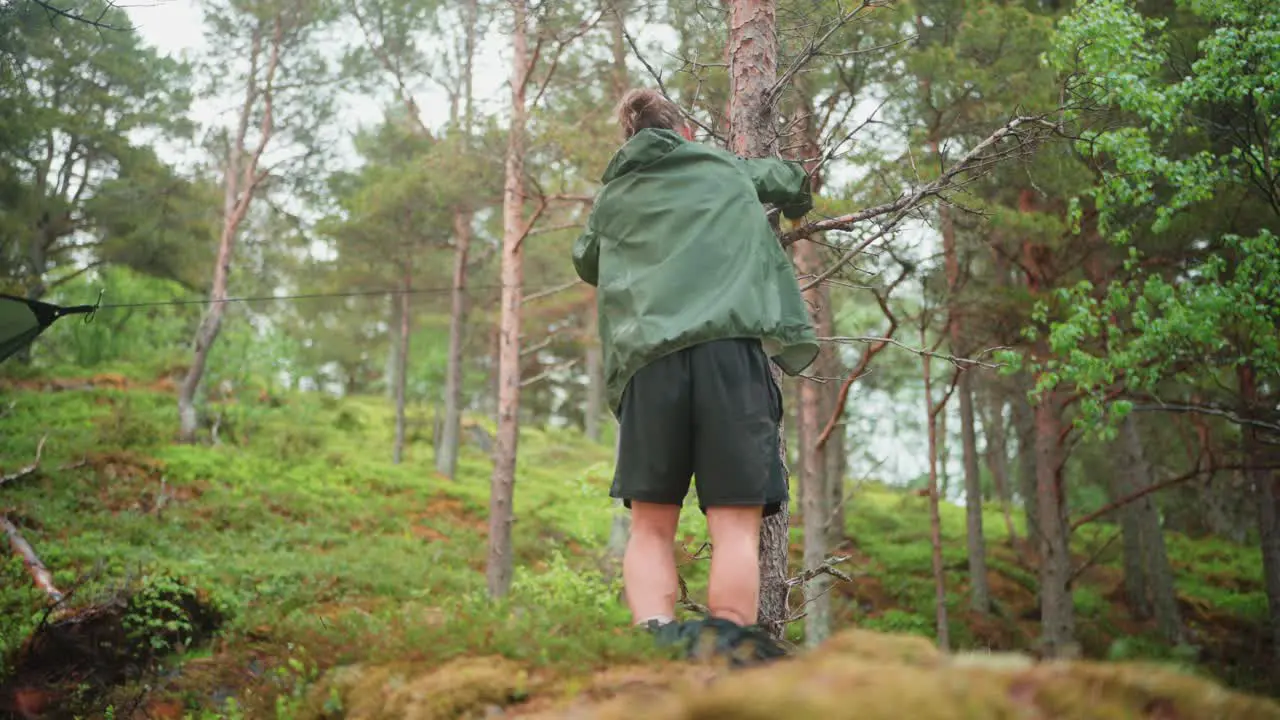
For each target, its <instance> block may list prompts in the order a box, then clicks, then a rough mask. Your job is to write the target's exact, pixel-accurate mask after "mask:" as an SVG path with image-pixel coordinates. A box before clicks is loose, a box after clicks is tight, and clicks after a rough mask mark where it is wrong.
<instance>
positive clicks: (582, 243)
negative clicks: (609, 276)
mask: <svg viewBox="0 0 1280 720" xmlns="http://www.w3.org/2000/svg"><path fill="white" fill-rule="evenodd" d="M573 269H574V270H576V271H577V273H578V277H580V278H582V281H583V282H585V283H587V284H588V285H592V286H594V285H595V284H596V283H597V282H598V280H599V272H600V239H599V237H598V236H597V235H596V232H595V230H593V229H591V223H590V222H588V223H587V229H586V230H585V231H583V233H582V234H581V235H579V236H578V239H577V240H576V241H574V243H573Z"/></svg>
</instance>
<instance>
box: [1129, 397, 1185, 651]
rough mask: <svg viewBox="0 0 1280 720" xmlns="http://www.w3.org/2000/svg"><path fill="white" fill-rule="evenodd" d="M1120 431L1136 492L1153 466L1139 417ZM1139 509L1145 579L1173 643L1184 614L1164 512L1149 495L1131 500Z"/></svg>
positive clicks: (1144, 485)
mask: <svg viewBox="0 0 1280 720" xmlns="http://www.w3.org/2000/svg"><path fill="white" fill-rule="evenodd" d="M1120 432H1121V433H1122V435H1123V437H1124V442H1125V446H1126V447H1125V455H1126V456H1127V460H1128V464H1129V468H1130V469H1131V475H1130V477H1131V478H1132V481H1131V482H1132V487H1131V490H1132V491H1133V492H1138V491H1141V490H1145V489H1147V488H1148V487H1151V483H1152V478H1151V466H1150V464H1148V463H1147V458H1146V456H1145V454H1144V453H1143V450H1142V437H1141V436H1140V435H1139V434H1138V421H1137V419H1135V418H1134V417H1133V415H1129V416H1127V417H1126V418H1125V419H1124V425H1123V426H1121V428H1120ZM1130 504H1131V505H1133V506H1135V507H1136V509H1137V514H1138V517H1137V522H1138V528H1139V537H1140V538H1141V539H1142V563H1143V566H1144V570H1145V571H1146V572H1145V574H1144V576H1143V579H1144V580H1145V581H1146V585H1147V590H1148V592H1149V593H1150V601H1151V609H1152V610H1153V611H1154V612H1155V616H1156V626H1157V627H1158V628H1159V629H1160V634H1161V635H1162V636H1163V637H1164V639H1165V640H1167V641H1169V642H1170V643H1179V642H1182V641H1183V639H1184V633H1183V627H1182V614H1181V612H1180V611H1179V610H1178V593H1177V590H1176V589H1175V587H1174V582H1173V567H1172V566H1171V565H1170V564H1169V552H1168V550H1167V548H1166V547H1165V543H1164V529H1163V528H1162V527H1161V526H1160V513H1159V511H1158V510H1157V509H1156V504H1155V499H1154V497H1153V496H1152V495H1147V496H1145V497H1143V498H1142V499H1141V500H1138V501H1137V502H1134V503H1130Z"/></svg>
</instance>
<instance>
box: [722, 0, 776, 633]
mask: <svg viewBox="0 0 1280 720" xmlns="http://www.w3.org/2000/svg"><path fill="white" fill-rule="evenodd" d="M729 15H730V16H729V42H728V44H727V45H726V51H727V53H728V55H729V83H730V87H729V127H730V132H729V144H730V149H731V150H732V151H733V152H734V153H735V154H737V155H739V156H742V157H768V156H773V155H776V154H777V135H776V131H775V128H774V122H773V121H774V108H773V107H772V106H771V105H770V104H769V97H768V96H769V90H770V88H772V87H773V84H774V82H775V81H776V79H777V72H778V38H777V34H776V32H777V28H776V26H775V22H776V20H775V18H776V7H775V0H733V2H732V5H731V7H730V13H729ZM774 222H775V223H776V222H777V220H776V217H775V219H774ZM775 228H776V226H775ZM770 370H771V374H772V375H773V377H774V380H775V382H777V383H778V386H779V388H781V386H782V381H781V380H782V373H781V371H779V369H778V368H777V366H776V365H773V364H772V363H770ZM778 453H779V455H780V457H779V462H781V463H782V465H783V471H784V475H785V476H788V483H789V475H790V471H789V470H788V469H787V467H786V465H787V445H786V435H785V433H780V434H779V437H778ZM788 505H789V503H787V502H784V503H783V504H782V509H781V511H780V512H778V513H776V514H774V515H771V516H770V517H768V518H765V520H764V524H763V527H761V529H760V611H759V624H760V627H761V628H763V629H764V630H765V631H767V632H768V633H769V634H770V635H772V636H773V637H775V638H781V637H782V633H783V628H784V626H785V623H786V620H787V618H788V617H789V615H790V611H789V608H788V607H787V549H788V546H789V537H788V531H787V529H788V527H789V525H790V519H789V518H790V508H789V507H788Z"/></svg>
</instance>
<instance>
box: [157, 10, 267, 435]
mask: <svg viewBox="0 0 1280 720" xmlns="http://www.w3.org/2000/svg"><path fill="white" fill-rule="evenodd" d="M267 22H268V21H267V20H266V19H265V18H263V19H260V20H259V24H258V27H256V28H255V29H254V31H253V36H252V40H251V45H250V51H249V72H248V74H247V76H246V77H247V79H246V80H245V98H244V102H243V103H242V104H241V105H240V116H239V120H238V124H237V127H236V135H235V137H234V138H233V139H232V142H231V146H230V149H229V150H228V152H227V158H226V165H225V167H224V168H223V178H222V190H223V195H222V232H221V233H220V234H219V237H218V256H217V260H216V261H215V263H214V266H213V286H212V288H211V292H210V297H209V300H210V305H209V311H208V312H207V313H205V316H204V318H203V319H202V320H201V321H200V327H199V328H197V329H196V336H195V344H194V349H193V353H192V357H191V367H189V368H188V369H187V375H186V377H184V378H183V380H182V384H181V385H180V386H179V388H178V439H179V441H181V442H184V443H190V442H193V441H194V440H195V434H196V427H197V424H198V422H197V416H196V407H195V398H196V391H197V390H198V389H199V388H200V381H201V379H203V378H204V370H205V364H206V363H207V362H208V359H209V350H210V349H211V348H212V347H213V343H214V342H215V341H216V340H217V339H218V332H219V331H220V330H221V329H222V317H223V313H224V312H225V311H226V299H227V278H228V275H229V274H230V272H231V259H232V257H233V255H234V253H235V244H236V235H237V233H238V231H239V229H240V223H242V222H244V218H245V216H246V215H248V213H249V205H250V203H252V202H253V196H254V193H255V192H256V191H257V187H258V183H260V182H261V181H262V175H260V174H259V172H258V160H259V159H260V158H261V157H262V153H263V151H264V150H266V148H267V145H268V143H270V142H271V137H272V134H273V132H274V129H275V126H274V124H273V123H274V116H273V114H272V87H273V83H274V81H275V74H276V69H277V68H278V67H279V66H280V48H281V45H282V43H283V38H284V27H283V19H282V18H281V17H280V15H276V17H275V18H274V19H273V20H272V21H271V22H272V24H273V25H274V29H273V32H272V37H271V39H270V41H269V42H270V53H269V56H268V60H267V66H266V73H265V77H264V78H263V79H262V84H261V86H259V84H258V81H259V79H258V63H259V61H260V60H261V58H262V49H263V48H262V45H263V40H264V34H265V31H266V26H267ZM259 99H261V100H262V108H261V117H260V119H259V125H258V135H259V138H258V142H257V145H256V146H255V147H254V148H253V150H252V151H250V150H248V149H247V148H246V145H245V137H246V136H247V134H248V130H249V121H250V118H251V117H253V116H254V114H255V108H256V106H257V103H258V100H259Z"/></svg>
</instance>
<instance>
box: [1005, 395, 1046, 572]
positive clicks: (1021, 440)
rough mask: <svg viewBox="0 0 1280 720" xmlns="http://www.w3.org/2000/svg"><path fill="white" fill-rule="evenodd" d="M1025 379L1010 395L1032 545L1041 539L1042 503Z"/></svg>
mask: <svg viewBox="0 0 1280 720" xmlns="http://www.w3.org/2000/svg"><path fill="white" fill-rule="evenodd" d="M1026 390H1027V388H1024V387H1023V383H1019V384H1018V389H1017V390H1016V391H1015V392H1014V393H1013V394H1012V395H1011V397H1010V398H1009V400H1010V405H1011V406H1012V407H1013V426H1014V430H1015V431H1016V433H1017V436H1018V494H1019V495H1020V496H1022V512H1023V515H1024V516H1025V520H1026V524H1027V540H1028V541H1029V542H1030V543H1031V546H1032V547H1036V548H1038V547H1039V543H1040V536H1041V532H1040V507H1039V500H1038V499H1037V497H1038V493H1037V491H1036V484H1037V479H1036V478H1037V477H1038V473H1037V471H1036V423H1035V413H1034V412H1033V411H1032V409H1031V403H1030V401H1028V400H1027V395H1026Z"/></svg>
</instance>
